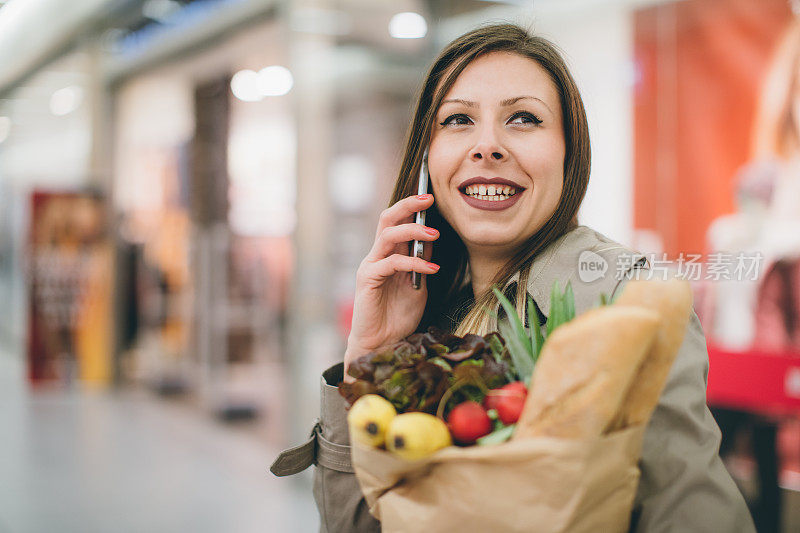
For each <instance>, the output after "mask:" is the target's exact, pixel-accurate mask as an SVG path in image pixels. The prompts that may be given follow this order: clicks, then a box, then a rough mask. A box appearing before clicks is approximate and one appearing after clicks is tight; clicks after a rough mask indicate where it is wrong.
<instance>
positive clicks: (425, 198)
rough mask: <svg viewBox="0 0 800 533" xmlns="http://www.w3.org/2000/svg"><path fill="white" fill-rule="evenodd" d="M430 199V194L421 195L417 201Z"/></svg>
mask: <svg viewBox="0 0 800 533" xmlns="http://www.w3.org/2000/svg"><path fill="white" fill-rule="evenodd" d="M430 197H431V195H430V194H420V195H419V196H417V200H427V199H428V198H430Z"/></svg>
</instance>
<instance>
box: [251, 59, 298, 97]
mask: <svg viewBox="0 0 800 533" xmlns="http://www.w3.org/2000/svg"><path fill="white" fill-rule="evenodd" d="M292 85H294V78H292V73H291V72H290V71H289V69H288V68H286V67H282V66H280V65H272V66H269V67H266V68H263V69H261V70H260V71H259V72H258V91H259V92H260V93H261V95H263V96H282V95H284V94H286V93H288V92H289V91H291V90H292Z"/></svg>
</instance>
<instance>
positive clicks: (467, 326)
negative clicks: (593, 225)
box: [390, 24, 591, 334]
mask: <svg viewBox="0 0 800 533" xmlns="http://www.w3.org/2000/svg"><path fill="white" fill-rule="evenodd" d="M489 52H512V53H515V54H519V55H521V56H523V57H527V58H530V59H532V60H534V61H536V62H537V63H539V65H541V66H542V67H543V68H544V69H545V70H546V71H547V72H548V73H549V74H550V78H551V79H552V81H553V84H554V85H555V87H556V89H557V91H558V94H559V99H560V101H561V113H562V118H563V124H564V141H565V145H566V153H565V156H564V187H563V190H562V193H561V198H560V200H559V203H558V206H557V207H556V210H555V213H553V215H552V216H551V217H550V219H548V220H547V222H545V223H544V225H543V226H542V227H541V228H540V229H539V230H538V231H537V232H536V233H535V234H534V235H533V236H532V237H531V238H530V239H529V240H528V241H527V242H526V243H525V245H524V246H522V247H521V248H520V250H519V251H518V252H517V253H516V254H515V255H514V256H513V257H512V258H511V259H510V260H509V261H508V262H507V263H506V265H505V266H504V267H503V268H502V269H500V271H499V272H498V273H497V274H496V275H495V277H494V279H493V280H492V284H493V285H497V286H499V287H503V286H505V285H506V283H507V282H508V281H509V279H510V278H511V277H512V276H513V275H514V274H515V273H516V272H520V281H519V286H520V287H523V289H522V290H517V295H516V298H515V300H516V307H517V312H518V313H520V315H521V314H522V313H523V309H524V302H525V293H526V291H525V290H524V287H525V286H526V285H527V278H528V273H529V270H530V265H531V263H532V261H533V258H534V257H535V256H536V254H538V253H539V252H540V251H541V250H543V249H544V248H545V247H547V245H549V244H550V243H552V242H553V241H554V240H556V239H557V238H558V237H560V236H561V235H563V234H564V233H566V232H567V231H568V230H570V229H572V228H573V227H575V226H576V225H577V224H578V221H577V213H578V208H579V207H580V204H581V202H582V201H583V197H584V195H585V193H586V187H587V185H588V183H589V169H590V166H591V149H590V146H589V127H588V124H587V122H586V112H585V110H584V108H583V100H582V99H581V96H580V93H579V92H578V87H577V85H576V84H575V80H573V78H572V75H571V74H570V73H569V70H568V69H567V66H566V64H565V63H564V60H563V59H562V57H561V54H560V53H559V52H558V50H557V49H556V47H555V45H553V44H552V43H550V42H549V41H547V40H546V39H543V38H542V37H538V36H536V35H530V34H529V33H528V32H526V31H525V30H524V29H523V28H520V27H519V26H516V25H513V24H493V25H487V26H483V27H480V28H477V29H475V30H472V31H470V32H468V33H466V34H464V35H462V36H461V37H459V38H457V39H456V40H454V41H453V42H451V43H450V44H449V45H447V46H446V47H445V49H444V50H442V52H441V53H440V54H439V56H438V57H437V58H436V60H435V61H434V62H433V65H432V66H431V68H430V70H429V72H428V74H427V76H426V78H425V81H424V83H423V85H422V88H421V90H420V92H419V95H418V98H417V105H416V109H415V111H414V118H413V121H412V122H411V125H410V128H409V131H408V136H407V140H406V148H405V155H404V157H403V162H402V165H401V167H400V172H399V174H398V177H397V182H396V184H395V188H394V192H393V194H392V197H391V200H390V205H392V204H394V203H396V202H398V201H400V200H401V199H403V198H406V197H408V196H410V195H412V194H415V193H416V190H417V179H418V173H419V168H420V165H421V163H422V157H423V153H424V150H425V147H426V146H427V145H428V144H429V142H430V138H431V131H432V128H433V121H434V117H435V116H436V113H437V111H438V109H439V106H440V104H441V102H442V100H443V99H444V96H445V95H446V94H447V92H448V91H449V90H450V88H451V87H452V86H453V83H455V80H456V78H457V77H458V75H459V74H461V72H462V71H463V70H464V69H465V68H466V66H467V65H468V64H469V63H470V62H471V61H473V60H474V59H475V58H477V57H479V56H481V55H484V54H487V53H489ZM426 223H427V225H429V226H431V227H434V228H436V229H438V230H439V232H440V234H441V236H440V237H439V239H437V240H436V241H435V243H434V245H433V259H432V261H433V262H435V263H437V264H439V265H441V269H440V270H439V272H438V273H437V274H436V275H435V276H428V277H427V288H428V302H427V304H426V307H425V314H424V315H423V318H422V322H421V325H423V326H425V325H427V324H429V323H433V322H435V321H436V317H438V316H439V314H440V313H442V312H443V311H444V305H445V302H447V301H448V300H450V298H451V297H452V296H453V295H454V294H455V292H456V291H457V290H458V289H459V288H460V287H461V285H462V284H463V282H464V279H465V278H464V276H465V275H466V273H467V267H468V259H469V258H468V255H467V250H466V247H465V245H464V243H463V242H462V241H461V239H460V238H459V237H458V235H457V234H456V232H455V230H453V228H452V227H451V226H450V224H449V223H448V222H447V221H446V220H445V219H444V217H442V215H441V213H439V210H438V209H437V207H436V204H434V205H433V206H432V207H431V208H430V209H428V213H427V220H426ZM497 303H498V302H497V299H496V297H495V296H494V294H493V293H492V291H491V290H488V291H486V292H485V293H484V294H480V295H477V297H476V299H475V303H474V304H473V306H472V308H471V309H470V310H469V313H467V315H466V317H465V318H464V319H463V320H462V321H461V324H460V325H459V327H458V329H457V332H458V334H464V333H466V332H473V333H478V334H485V333H487V332H488V329H489V328H490V327H491V324H492V322H491V320H490V319H489V318H488V316H489V315H487V313H485V310H486V309H496V308H497Z"/></svg>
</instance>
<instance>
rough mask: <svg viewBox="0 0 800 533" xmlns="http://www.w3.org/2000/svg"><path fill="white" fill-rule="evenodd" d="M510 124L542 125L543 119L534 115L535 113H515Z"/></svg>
mask: <svg viewBox="0 0 800 533" xmlns="http://www.w3.org/2000/svg"><path fill="white" fill-rule="evenodd" d="M508 122H509V123H510V124H541V123H542V119H540V118H539V117H537V116H536V115H534V114H533V113H528V112H527V111H520V112H519V113H514V114H513V115H511V118H510V119H508Z"/></svg>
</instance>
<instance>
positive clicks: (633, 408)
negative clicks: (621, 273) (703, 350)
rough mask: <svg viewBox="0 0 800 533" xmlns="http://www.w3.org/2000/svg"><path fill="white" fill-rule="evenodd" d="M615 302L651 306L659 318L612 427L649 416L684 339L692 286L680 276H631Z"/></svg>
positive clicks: (625, 424)
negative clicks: (663, 278) (647, 350)
mask: <svg viewBox="0 0 800 533" xmlns="http://www.w3.org/2000/svg"><path fill="white" fill-rule="evenodd" d="M613 305H614V307H623V306H637V307H640V308H646V309H650V310H652V311H654V312H656V313H658V315H659V317H660V321H659V327H658V332H657V334H656V337H655V340H654V342H653V344H652V346H651V348H650V353H649V354H648V355H647V357H646V358H645V360H644V362H643V363H642V366H641V367H640V368H639V370H638V373H637V375H636V377H635V378H634V380H633V384H632V386H631V388H630V390H629V391H628V393H627V395H626V396H625V399H624V400H623V402H622V406H621V408H620V412H619V413H618V414H617V416H616V417H615V420H614V423H613V424H612V427H611V428H610V429H612V430H613V429H621V428H624V427H628V426H632V425H635V424H643V423H646V422H647V421H648V420H650V416H651V415H652V414H653V411H654V410H655V408H656V405H657V404H658V399H659V397H660V396H661V391H662V390H663V389H664V385H665V383H666V381H667V376H668V375H669V371H670V369H671V368H672V364H673V362H674V361H675V357H676V356H677V354H678V350H679V349H680V347H681V344H682V343H683V337H684V335H685V333H686V326H687V324H688V322H689V318H690V316H691V311H692V290H691V287H690V286H689V282H687V281H685V280H682V279H679V278H672V279H669V280H660V279H654V280H632V281H629V282H628V284H627V285H626V286H625V287H624V288H623V290H622V294H620V295H619V297H618V298H617V299H616V301H615V302H614V304H613Z"/></svg>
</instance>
